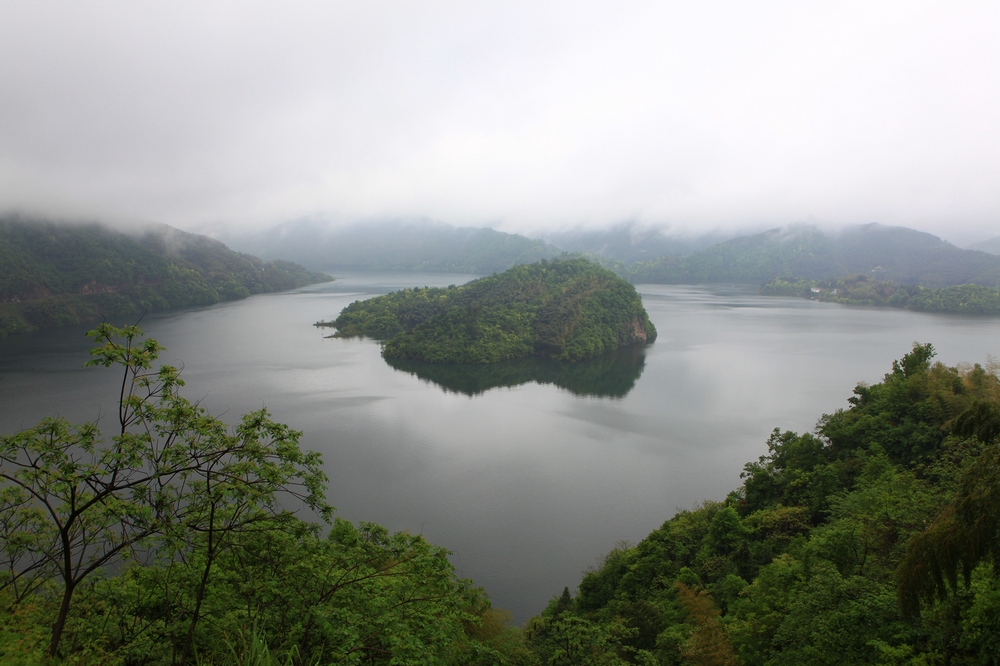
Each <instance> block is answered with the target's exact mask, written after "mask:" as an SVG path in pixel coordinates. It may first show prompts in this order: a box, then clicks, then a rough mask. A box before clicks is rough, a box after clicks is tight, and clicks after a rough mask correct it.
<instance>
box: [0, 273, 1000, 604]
mask: <svg viewBox="0 0 1000 666" xmlns="http://www.w3.org/2000/svg"><path fill="white" fill-rule="evenodd" d="M468 279H470V277H469V276H467V275H428V274H353V275H347V276H343V277H342V278H340V279H338V280H337V281H336V282H334V283H330V284H325V285H314V286H312V287H308V288H305V289H301V290H297V291H293V292H284V293H280V294H267V295H260V296H254V297H251V298H249V299H246V300H244V301H238V302H232V303H223V304H219V305H216V306H212V307H208V308H199V309H192V310H186V311H182V312H174V313H169V314H162V315H155V316H149V317H147V318H146V319H145V320H144V321H143V322H142V327H143V328H144V330H145V331H146V332H147V334H148V335H150V336H151V337H155V338H156V339H157V340H159V341H160V343H162V344H163V345H165V346H166V347H167V351H166V352H165V353H164V354H163V356H162V360H163V361H165V362H170V363H174V364H178V365H183V366H184V368H185V369H184V372H183V377H184V379H185V380H186V382H187V386H186V395H187V396H188V397H189V398H192V399H201V400H202V402H203V403H204V404H205V405H206V406H207V407H208V408H209V410H210V411H211V412H212V413H214V414H216V415H223V418H225V419H226V420H228V421H230V422H233V421H235V420H236V419H237V418H238V417H239V415H240V414H243V413H244V412H247V411H250V410H253V409H257V408H259V407H261V406H262V405H263V406H266V407H267V408H268V409H269V410H270V411H271V412H272V414H273V415H274V417H275V418H276V419H277V420H279V421H282V422H285V423H289V424H290V425H292V426H293V427H294V428H296V429H298V430H302V431H303V432H304V433H305V434H304V436H303V438H302V443H303V445H304V446H305V447H306V448H309V449H314V450H317V451H320V452H322V454H323V457H324V461H325V467H326V471H327V473H328V475H329V477H330V485H329V491H328V497H329V500H330V501H331V503H332V504H334V505H335V506H336V507H337V510H338V515H340V516H341V517H344V518H347V519H350V520H353V521H359V520H367V521H375V522H379V523H382V524H384V525H386V526H387V527H388V528H390V529H392V530H408V531H410V532H414V533H421V534H423V535H425V536H426V537H427V539H428V540H429V541H431V542H432V543H435V544H439V545H443V546H445V547H447V548H449V549H450V550H452V551H453V552H454V556H453V558H452V561H453V562H454V563H455V565H456V567H457V568H458V570H459V573H460V574H461V575H462V576H467V577H471V578H473V579H474V580H475V581H476V583H477V584H479V585H481V586H483V587H485V588H486V590H487V591H488V592H489V594H490V596H491V598H492V600H493V603H494V605H495V606H497V607H501V608H507V609H509V610H511V611H512V612H513V613H514V616H515V618H516V619H517V620H518V621H519V622H520V621H524V620H526V619H527V618H528V617H530V616H531V615H532V614H534V613H537V612H538V611H540V610H541V609H542V608H543V607H544V605H545V603H546V602H547V601H548V600H549V599H550V598H551V597H552V596H554V595H557V594H559V593H560V592H561V591H562V589H563V587H564V586H569V587H570V588H571V589H572V588H573V587H574V586H575V585H576V584H577V583H578V582H579V580H580V575H581V573H582V572H583V571H584V570H585V569H586V568H587V567H589V566H592V565H594V564H596V563H598V562H599V561H600V559H601V557H602V556H603V554H604V553H606V552H607V551H608V550H610V549H611V548H612V547H614V545H615V544H616V542H619V541H622V540H626V541H630V542H634V541H637V540H639V539H641V538H642V537H644V536H645V535H646V534H647V533H648V532H649V531H650V530H653V529H655V528H656V527H658V526H659V525H661V524H662V523H663V521H664V520H666V519H668V518H670V517H671V516H672V515H673V514H674V512H675V511H676V510H677V509H678V508H688V507H691V506H694V505H695V504H697V503H699V502H701V501H702V500H705V499H723V498H724V497H725V496H726V494H727V493H728V492H729V491H731V490H733V489H735V488H736V487H737V486H738V485H739V483H740V478H739V475H740V471H741V470H742V468H743V465H744V464H745V463H746V462H748V461H751V460H755V459H756V458H757V457H758V456H760V455H762V454H764V453H765V452H766V440H767V437H768V435H769V433H770V432H771V430H772V429H774V428H775V427H779V428H782V429H792V430H797V431H803V430H811V429H812V428H813V427H814V425H815V423H816V421H817V419H818V418H819V417H820V415H821V414H823V413H824V412H831V411H833V410H835V409H838V408H841V407H846V406H847V402H846V401H847V398H848V397H849V396H850V395H851V390H852V388H853V387H854V386H855V384H856V383H858V382H861V381H864V382H868V383H873V382H877V381H879V380H880V379H881V377H882V375H883V374H885V373H886V372H888V371H889V370H890V369H891V363H892V361H893V359H896V358H899V357H900V356H902V355H903V354H904V353H906V352H907V351H909V349H910V347H911V345H912V343H913V342H914V341H919V342H931V343H933V344H934V346H935V347H936V349H937V350H938V354H939V355H938V360H941V361H943V362H944V363H947V364H949V365H954V364H956V363H959V362H984V361H986V359H987V355H988V354H994V355H997V354H1000V319H986V318H970V317H955V316H940V315H931V314H922V313H913V312H904V311H898V310H886V309H874V308H852V307H845V306H840V305H836V304H831V303H818V302H813V301H808V300H804V299H795V298H777V297H762V296H759V295H758V294H757V293H756V288H755V287H750V286H736V287H731V286H673V285H671V286H667V285H640V286H639V287H638V289H639V291H640V293H641V294H642V297H643V301H644V303H645V305H646V308H647V310H648V311H649V315H650V318H651V319H652V320H653V323H654V324H655V325H656V328H657V330H658V331H659V338H658V339H657V340H656V343H655V344H653V345H651V346H648V347H646V348H644V349H642V348H640V349H630V350H623V351H622V352H620V353H619V354H617V355H615V356H614V357H609V358H605V359H597V360H595V361H591V362H588V363H587V364H581V365H579V366H577V367H566V366H564V365H563V364H554V363H545V362H540V363H534V362H530V361H529V362H522V363H514V364H507V365H505V366H502V367H497V368H487V369H484V368H460V367H459V368H455V367H451V368H440V367H426V366H422V365H421V364H409V365H407V364H396V367H394V366H392V365H389V364H388V363H386V362H385V361H384V360H383V359H382V358H381V356H380V355H379V346H378V344H377V343H376V342H373V341H371V340H365V339H352V340H338V339H330V338H326V337H324V336H325V335H328V334H329V332H330V329H323V328H316V327H314V326H313V325H312V324H313V323H314V322H316V321H318V320H321V319H332V318H334V317H336V315H337V314H338V313H339V312H340V310H341V308H343V307H344V306H345V305H347V304H349V303H350V302H352V301H354V300H356V299H364V298H368V297H370V296H373V295H376V294H382V293H387V292H389V291H393V290H396V289H400V288H403V287H412V286H423V285H428V286H445V285H448V284H452V283H461V282H464V281H466V280H468ZM84 330H85V328H82V327H81V328H74V329H62V330H58V331H47V332H43V333H39V334H34V335H30V336H12V337H9V338H6V339H0V405H2V407H0V432H5V433H6V432H12V431H14V430H17V429H19V428H22V427H29V426H31V425H33V424H34V423H35V422H37V421H38V420H39V419H40V418H42V417H43V416H47V415H53V414H60V415H63V416H66V417H67V418H69V419H71V420H74V421H82V420H87V419H94V418H97V417H99V416H101V415H102V414H109V413H110V414H113V410H114V409H115V407H116V403H115V397H116V396H117V388H116V382H117V381H118V380H119V379H120V376H119V375H117V374H114V373H112V371H110V370H105V369H93V368H90V369H83V368H82V367H81V366H82V364H83V362H84V361H85V360H86V359H87V350H88V349H89V346H90V344H89V340H87V339H86V338H84V336H83V331H84ZM113 420H114V419H113V417H112V418H109V419H108V423H109V427H110V421H113Z"/></svg>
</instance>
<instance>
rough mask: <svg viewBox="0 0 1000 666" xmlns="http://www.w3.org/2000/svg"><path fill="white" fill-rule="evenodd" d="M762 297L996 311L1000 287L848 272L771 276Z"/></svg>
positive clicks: (999, 307) (951, 310)
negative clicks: (935, 284) (825, 276)
mask: <svg viewBox="0 0 1000 666" xmlns="http://www.w3.org/2000/svg"><path fill="white" fill-rule="evenodd" d="M760 293H761V294H763V295H765V296H799V297H802V298H809V299H813V300H818V301H828V302H832V303H841V304H844V305H875V306H883V307H893V308H905V309H907V310H915V311H917V312H945V313H952V314H974V315H998V314H1000V290H997V289H994V288H992V287H984V286H982V285H978V284H963V285H957V286H954V287H943V288H940V289H929V288H927V287H921V286H919V285H910V284H896V283H895V282H893V281H892V280H876V279H874V278H872V277H870V276H868V275H848V276H847V277H843V278H839V279H835V280H804V279H802V278H775V279H773V280H769V281H768V282H765V283H764V284H762V285H761V287H760Z"/></svg>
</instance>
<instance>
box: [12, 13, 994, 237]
mask: <svg viewBox="0 0 1000 666" xmlns="http://www.w3.org/2000/svg"><path fill="white" fill-rule="evenodd" d="M998 32H1000V4H998V3H996V2H987V1H983V2H975V1H973V2H966V3H926V2H884V3H872V2H837V3H801V2H758V3H741V2H712V1H705V2H686V3H676V2H649V3H643V2H631V3H614V4H612V3H603V4H597V3H580V2H564V3H559V2H556V3H538V2H523V3H517V2H495V3H489V2H477V3H469V2H437V3H389V2H364V3H346V2H344V3H330V2H315V3H310V2H285V3H270V2H268V3H265V2H239V3H237V2H231V3H200V2H171V3H158V4H153V3H126V2H103V3H102V2H88V3H56V2H18V1H11V2H5V3H3V5H2V6H0V208H2V209H10V208H19V209H24V210H35V211H40V212H48V213H55V214H60V215H69V216H73V215H93V216H103V217H111V218H117V219H154V220H157V221H162V222H167V223H170V224H174V225H177V226H180V227H182V228H188V229H197V228H204V227H206V226H210V225H230V226H240V227H243V228H256V227H263V226H269V225H272V224H274V223H277V222H280V221H283V220H286V219H290V218H294V217H299V216H303V215H325V216H328V217H330V218H331V219H343V220H353V219H360V218H376V217H407V216H427V217H431V218H435V219H439V220H443V221H446V222H450V223H453V224H462V225H468V224H472V225H479V224H492V225H494V226H499V227H502V228H507V229H513V230H538V229H551V228H555V227H559V226H566V225H602V224H608V223H614V222H619V221H621V220H626V219H631V220H639V221H641V222H644V223H648V224H667V225H671V226H673V227H675V228H688V229H693V230H698V229H708V228H716V227H720V226H723V227H727V226H728V227H733V226H741V225H750V226H758V227H759V226H760V225H762V224H769V225H775V224H783V223H787V222H792V221H801V220H814V221H819V222H825V223H836V224H841V223H857V222H871V221H878V222H883V223H888V224H904V225H907V226H915V227H918V228H923V229H927V230H931V231H935V232H937V233H944V234H945V235H946V236H947V235H948V233H952V234H956V233H958V234H961V233H965V234H967V235H977V234H978V235H981V236H986V235H991V233H992V234H996V233H1000V49H998V48H997V46H996V35H997V34H998Z"/></svg>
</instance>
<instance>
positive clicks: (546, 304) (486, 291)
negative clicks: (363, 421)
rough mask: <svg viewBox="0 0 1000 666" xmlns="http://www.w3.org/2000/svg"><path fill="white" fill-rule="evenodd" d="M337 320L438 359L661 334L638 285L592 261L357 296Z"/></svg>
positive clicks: (583, 350)
mask: <svg viewBox="0 0 1000 666" xmlns="http://www.w3.org/2000/svg"><path fill="white" fill-rule="evenodd" d="M333 325H334V326H336V328H337V333H336V335H337V336H338V337H348V336H354V335H366V336H369V337H373V338H377V339H381V340H385V341H386V342H385V345H384V347H383V355H384V356H385V357H386V358H395V359H409V360H417V361H428V362H432V363H495V362H497V361H505V360H510V359H516V358H522V357H525V356H530V355H532V354H537V355H540V356H548V357H551V358H554V359H557V360H568V361H578V360H581V359H585V358H591V357H594V356H598V355H599V354H602V353H604V352H606V351H611V350H612V349H617V348H619V347H623V346H625V345H629V344H632V343H635V342H641V341H645V342H651V341H652V340H653V339H654V338H655V337H656V329H655V328H654V327H653V324H652V323H651V322H650V321H649V317H648V316H647V315H646V310H645V308H643V306H642V299H641V298H640V297H639V294H638V293H636V291H635V288H634V287H633V286H632V285H630V284H628V283H627V282H625V281H624V280H622V279H621V278H619V277H618V276H616V275H615V274H614V273H612V272H611V271H609V270H607V269H604V268H601V267H600V266H598V265H596V264H593V263H591V262H589V261H586V260H584V259H571V260H567V261H552V262H549V261H545V260H543V261H541V262H539V263H536V264H529V265H521V266H516V267H514V268H511V269H508V270H507V271H505V272H503V273H500V274H498V275H492V276H490V277H485V278H481V279H479V280H474V281H472V282H469V283H467V284H464V285H462V286H460V287H455V286H452V287H447V288H423V289H419V288H418V289H405V290H403V291H397V292H395V293H393V294H387V295H385V296H378V297H376V298H372V299H369V300H367V301H355V302H354V303H352V304H351V305H349V306H347V307H346V308H344V310H343V311H342V312H341V313H340V316H338V317H337V319H336V321H334V322H333Z"/></svg>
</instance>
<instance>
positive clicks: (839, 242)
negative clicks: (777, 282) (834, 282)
mask: <svg viewBox="0 0 1000 666" xmlns="http://www.w3.org/2000/svg"><path fill="white" fill-rule="evenodd" d="M857 273H866V274H869V275H871V276H872V277H875V278H877V279H880V280H893V281H895V282H898V283H902V284H919V285H923V286H925V287H934V288H936V287H948V286H953V285H959V284H969V283H972V284H980V285H984V286H988V287H995V286H997V285H1000V257H996V256H993V255H990V254H987V253H985V252H979V251H975V250H962V249H960V248H957V247H955V246H954V245H952V244H950V243H947V242H945V241H943V240H941V239H940V238H938V237H937V236H933V235H931V234H927V233H923V232H920V231H915V230H913V229H906V228H903V227H887V226H883V225H878V224H869V225H864V226H858V227H851V228H848V229H846V230H844V231H841V232H840V233H837V234H827V233H824V232H822V231H820V230H819V229H817V228H815V227H810V226H804V225H803V226H793V227H787V228H783V229H772V230H770V231H765V232H764V233H761V234H756V235H753V236H743V237H740V238H734V239H732V240H729V241H726V242H724V243H720V244H718V245H715V246H713V247H711V248H708V249H706V250H702V251H700V252H696V253H694V254H691V255H687V256H667V257H660V258H657V259H653V260H649V261H642V262H637V263H634V264H631V265H629V266H627V267H626V268H625V269H624V275H625V277H627V278H628V279H629V280H630V281H632V282H633V283H642V282H654V283H667V284H677V283H680V284H696V283H705V282H733V283H754V284H760V283H762V282H767V281H768V280H771V279H774V278H776V277H781V276H794V277H798V278H804V279H808V280H826V279H831V278H837V277H842V276H845V275H850V274H857Z"/></svg>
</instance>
